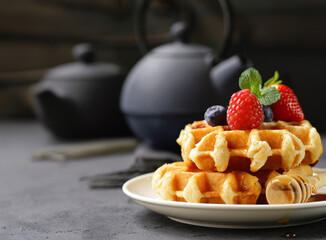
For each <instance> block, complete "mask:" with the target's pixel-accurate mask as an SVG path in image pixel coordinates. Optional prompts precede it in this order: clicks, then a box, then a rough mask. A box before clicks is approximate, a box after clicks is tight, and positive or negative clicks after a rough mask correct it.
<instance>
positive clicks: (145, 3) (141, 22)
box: [134, 0, 232, 58]
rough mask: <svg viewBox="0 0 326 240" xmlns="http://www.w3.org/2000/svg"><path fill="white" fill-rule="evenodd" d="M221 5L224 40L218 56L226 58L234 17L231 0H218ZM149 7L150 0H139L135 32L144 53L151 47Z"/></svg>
mask: <svg viewBox="0 0 326 240" xmlns="http://www.w3.org/2000/svg"><path fill="white" fill-rule="evenodd" d="M218 2H219V5H220V6H221V10H222V16H223V41H222V43H221V45H220V47H219V49H218V57H219V58H224V56H225V53H226V50H227V49H228V47H229V44H230V40H231V35H232V17H231V6H230V3H229V0H218ZM148 7H149V0H139V1H138V5H137V6H136V19H135V26H134V28H135V32H136V37H137V42H138V47H139V49H140V51H141V53H142V54H143V55H145V54H146V53H147V52H149V50H150V47H149V44H148V41H147V38H146V29H145V21H146V13H147V10H148Z"/></svg>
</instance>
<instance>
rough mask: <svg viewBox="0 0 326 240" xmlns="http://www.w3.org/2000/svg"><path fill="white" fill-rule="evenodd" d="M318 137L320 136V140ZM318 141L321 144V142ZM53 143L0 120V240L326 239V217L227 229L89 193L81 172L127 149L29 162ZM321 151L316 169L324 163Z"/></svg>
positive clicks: (113, 165)
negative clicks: (282, 225) (179, 219)
mask: <svg viewBox="0 0 326 240" xmlns="http://www.w3.org/2000/svg"><path fill="white" fill-rule="evenodd" d="M323 140H324V138H323ZM324 142H325V141H324ZM55 144H58V142H56V141H55V140H54V139H53V138H52V136H51V135H50V134H49V133H48V132H47V131H46V130H45V129H43V127H41V126H40V125H39V124H38V123H37V122H33V121H29V122H28V121H21V122H19V121H16V122H2V123H0V186H1V188H0V239H1V240H2V239H3V240H5V239H24V240H27V239H33V240H35V239H69V240H74V239H132V240H137V239H142V240H143V239H168V240H171V239H189V238H196V239H284V238H286V234H288V233H295V234H296V236H297V238H298V239H326V221H320V222H317V223H314V224H309V225H304V226H298V227H287V228H279V229H258V230H233V229H215V228H204V227H197V226H190V225H186V224H182V223H178V222H174V221H172V220H170V219H168V218H167V217H165V216H162V215H159V214H156V213H154V212H151V211H149V210H147V209H145V208H144V207H142V206H140V205H138V204H136V203H135V202H134V201H133V200H131V199H129V198H128V197H127V196H125V195H124V194H123V192H122V191H121V189H110V190H90V189H89V188H88V187H87V184H86V183H85V182H81V181H79V178H80V177H81V176H85V175H93V174H99V173H106V172H109V171H115V170H121V169H125V168H127V167H128V166H129V165H130V164H131V163H132V162H133V158H132V154H131V153H129V154H128V153H126V154H112V155H109V156H99V157H92V158H87V159H82V160H75V161H68V162H62V163H60V162H53V161H52V162H51V161H47V162H33V161H31V155H32V153H34V152H35V151H37V150H39V149H41V148H43V147H45V146H51V145H55ZM324 158H325V157H324V155H323V157H322V159H321V161H320V163H319V165H318V166H320V167H326V159H324Z"/></svg>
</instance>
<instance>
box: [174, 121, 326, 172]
mask: <svg viewBox="0 0 326 240" xmlns="http://www.w3.org/2000/svg"><path fill="white" fill-rule="evenodd" d="M177 142H178V143H179V145H180V146H181V151H182V158H183V160H184V161H185V162H186V163H187V165H188V166H190V167H195V166H196V167H197V168H199V169H201V170H205V171H218V172H225V171H228V172H229V171H234V170H241V171H251V172H257V171H259V170H279V169H283V170H284V171H288V170H289V169H291V168H294V167H296V166H298V165H299V164H301V163H302V164H314V163H316V162H317V161H318V159H319V157H320V155H321V154H322V152H323V147H322V143H321V138H320V135H319V134H318V132H317V130H316V129H315V128H314V127H312V126H311V124H310V123H309V122H308V121H306V120H305V121H301V122H283V121H278V122H270V123H263V124H262V125H261V126H260V127H259V128H258V129H252V130H230V129H229V127H228V126H216V127H211V126H209V125H208V124H207V123H206V122H205V121H200V122H194V123H193V124H188V125H187V126H186V127H185V129H184V130H182V131H181V133H180V136H179V138H178V139H177Z"/></svg>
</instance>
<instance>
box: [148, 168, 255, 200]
mask: <svg viewBox="0 0 326 240" xmlns="http://www.w3.org/2000/svg"><path fill="white" fill-rule="evenodd" d="M152 186H153V189H154V191H155V192H157V193H158V194H159V195H160V196H161V198H162V199H164V200H171V201H182V202H192V203H222V204H223V203H226V204H255V203H256V201H257V199H258V197H259V195H260V192H261V185H260V183H259V180H258V178H257V177H255V176H252V175H250V174H249V173H246V172H241V171H233V172H230V173H219V172H210V171H200V170H198V169H192V168H189V167H188V166H187V165H186V164H185V163H184V162H177V163H172V164H165V165H163V166H162V167H160V168H158V169H157V170H156V171H155V173H154V175H153V178H152Z"/></svg>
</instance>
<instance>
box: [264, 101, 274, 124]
mask: <svg viewBox="0 0 326 240" xmlns="http://www.w3.org/2000/svg"><path fill="white" fill-rule="evenodd" d="M263 111H264V122H271V121H272V120H273V117H274V114H273V111H272V109H271V107H270V106H266V105H263Z"/></svg>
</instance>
